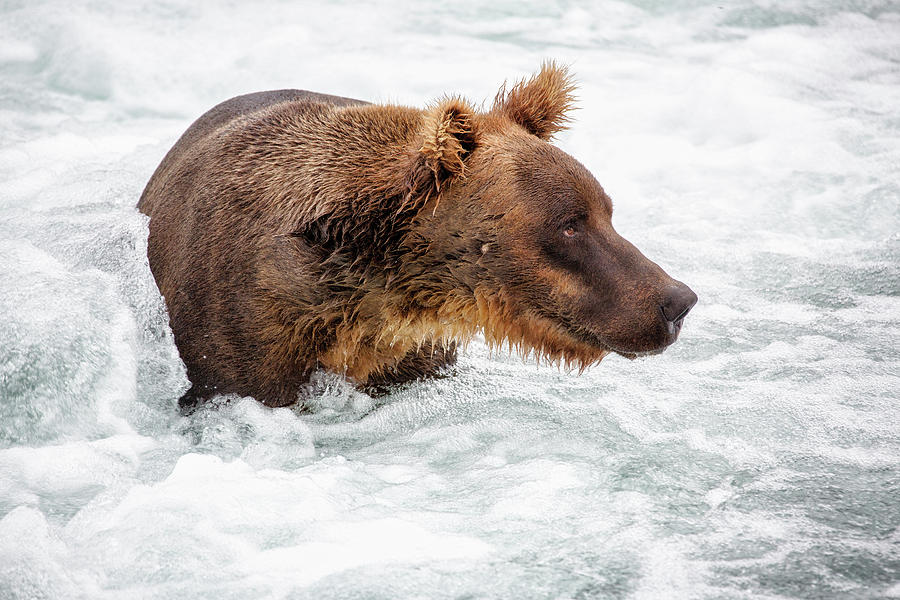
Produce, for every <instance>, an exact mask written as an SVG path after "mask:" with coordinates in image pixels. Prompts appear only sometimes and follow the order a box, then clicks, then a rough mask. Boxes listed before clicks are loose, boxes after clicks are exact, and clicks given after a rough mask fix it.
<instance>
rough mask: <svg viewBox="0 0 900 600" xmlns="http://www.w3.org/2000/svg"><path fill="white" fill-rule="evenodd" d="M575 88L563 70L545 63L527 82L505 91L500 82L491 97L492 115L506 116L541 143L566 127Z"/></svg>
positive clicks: (553, 63)
mask: <svg viewBox="0 0 900 600" xmlns="http://www.w3.org/2000/svg"><path fill="white" fill-rule="evenodd" d="M576 88H577V86H576V85H575V82H574V79H573V77H572V75H571V74H570V73H569V69H568V68H567V67H562V66H560V65H558V64H556V63H555V62H553V61H547V62H545V63H544V64H543V65H541V70H540V71H539V72H538V73H537V74H536V75H534V76H533V77H531V78H530V79H527V80H525V79H522V80H520V81H518V82H517V83H515V84H514V85H513V86H512V87H511V88H509V89H507V87H506V84H505V83H504V84H503V87H502V88H500V91H499V92H497V96H496V97H495V98H494V107H493V112H495V113H500V114H503V115H506V117H508V118H509V119H510V120H512V121H513V122H514V123H518V124H519V125H521V126H522V127H524V128H525V129H526V130H527V131H528V132H529V133H531V134H533V135H536V136H537V137H539V138H541V139H542V140H549V139H550V138H551V137H552V136H553V134H555V133H558V132H560V131H563V130H564V129H566V128H567V123H568V122H569V120H570V118H569V116H568V113H569V112H570V111H571V110H572V109H573V108H574V105H575V96H574V93H575V90H576Z"/></svg>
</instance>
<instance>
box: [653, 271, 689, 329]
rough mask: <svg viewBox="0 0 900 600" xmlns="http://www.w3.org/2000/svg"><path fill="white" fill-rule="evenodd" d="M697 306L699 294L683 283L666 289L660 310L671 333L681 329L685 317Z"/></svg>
mask: <svg viewBox="0 0 900 600" xmlns="http://www.w3.org/2000/svg"><path fill="white" fill-rule="evenodd" d="M695 304H697V294H695V293H694V290H692V289H691V288H689V287H688V286H686V285H684V284H683V283H677V284H675V285H671V286H669V287H667V288H666V290H665V291H664V292H663V301H662V304H661V305H660V307H659V308H660V311H661V312H662V315H663V318H664V319H665V321H666V325H667V327H668V329H669V333H675V330H676V329H677V328H680V327H681V323H682V321H683V320H684V317H685V315H687V314H688V312H689V311H690V310H691V309H692V308H694V305H695Z"/></svg>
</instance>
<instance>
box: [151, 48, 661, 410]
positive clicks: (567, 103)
mask: <svg viewBox="0 0 900 600" xmlns="http://www.w3.org/2000/svg"><path fill="white" fill-rule="evenodd" d="M573 89H574V87H573V85H572V83H571V78H570V77H569V75H568V74H567V72H566V70H565V69H563V68H560V67H557V66H556V65H553V64H552V63H548V64H545V65H544V67H543V69H542V70H541V72H540V73H538V74H537V75H536V76H535V77H534V78H532V79H531V80H529V81H523V82H519V83H517V84H515V85H514V86H513V87H512V88H511V89H509V90H508V91H507V90H505V89H504V90H501V92H500V93H499V94H498V95H497V99H496V101H495V103H494V106H493V108H492V109H491V110H490V111H489V112H486V113H479V112H478V111H476V110H475V109H474V108H473V107H472V106H471V105H470V104H469V103H467V102H466V101H465V100H463V99H460V98H456V97H448V98H444V99H442V100H439V101H437V102H436V103H434V104H433V105H431V106H430V107H429V108H427V109H425V110H421V109H416V108H409V107H404V106H395V105H373V104H367V103H364V102H361V101H356V100H352V99H347V98H338V97H334V96H324V95H320V94H313V93H310V92H302V91H296V90H282V91H279V92H268V93H261V94H252V95H248V96H241V97H238V98H235V99H232V100H230V101H228V102H226V103H223V104H222V105H219V106H218V107H216V108H215V109H213V110H212V111H210V112H209V113H207V114H206V115H204V116H203V117H201V118H200V119H199V120H198V121H197V122H196V123H195V124H194V125H193V126H192V127H191V129H189V130H188V131H187V132H186V133H185V134H184V136H182V138H181V140H179V142H178V143H177V144H176V146H175V147H174V148H173V149H172V150H171V151H170V152H169V154H168V155H167V156H166V158H165V159H164V160H163V162H162V164H161V165H160V166H159V168H158V169H157V171H156V173H155V174H154V175H153V178H152V179H151V180H150V182H149V183H148V185H147V188H146V189H145V190H144V193H143V195H142V196H141V200H140V203H139V208H140V210H141V211H143V212H144V213H146V214H147V215H149V216H150V240H149V252H148V254H149V260H150V266H151V269H152V271H153V274H154V276H155V277H156V281H157V283H158V285H159V289H160V291H161V292H162V294H163V296H164V297H165V299H166V302H167V305H168V309H169V318H170V323H171V325H172V330H173V332H174V334H175V340H176V343H177V345H178V348H179V351H180V353H181V357H182V359H183V360H184V362H185V364H186V365H187V368H188V376H189V378H190V380H191V382H192V384H193V387H192V388H191V391H190V392H189V394H188V396H187V398H188V399H189V400H195V399H202V398H206V397H209V396H211V395H213V394H215V393H229V392H233V393H238V394H242V395H252V396H254V397H256V398H257V399H259V400H261V401H262V402H264V403H266V404H269V405H272V406H281V405H287V404H291V403H293V402H295V401H296V399H297V393H298V390H299V389H300V388H301V386H302V385H303V383H305V382H306V381H307V380H308V378H309V375H310V374H311V373H312V372H313V371H314V370H316V369H319V368H323V369H327V370H329V371H333V372H336V373H340V374H343V375H345V376H346V377H348V378H349V379H351V380H352V381H355V382H357V383H359V384H360V385H363V386H381V385H387V384H390V383H396V382H402V381H409V380H412V379H415V378H417V377H421V376H423V375H428V374H432V373H435V372H437V371H438V370H439V369H440V368H441V367H443V366H446V365H448V364H452V363H453V362H454V361H455V359H456V347H457V343H463V344H465V343H466V342H467V341H468V340H470V339H471V338H472V337H473V336H474V335H476V334H477V333H478V332H483V333H484V336H485V339H486V340H487V342H488V343H489V344H490V345H492V346H495V347H504V346H508V347H509V348H510V349H512V350H515V351H518V352H519V353H521V354H523V355H532V356H536V357H538V358H539V359H544V360H546V361H549V362H552V363H564V364H565V365H567V366H571V367H574V368H578V369H583V368H584V367H585V366H587V365H590V364H592V363H595V362H598V361H599V360H601V359H602V358H603V357H604V356H605V355H606V354H607V353H608V352H609V351H610V350H618V348H615V347H614V345H613V344H610V343H607V342H604V341H602V340H600V338H599V337H598V335H597V334H596V331H595V330H596V329H597V328H596V327H594V326H593V325H590V326H583V325H582V324H580V322H581V321H582V315H581V313H579V312H578V311H579V310H580V309H576V308H577V307H575V304H573V302H574V301H573V300H572V298H577V297H578V296H579V295H584V294H585V293H587V292H586V291H585V290H586V285H587V284H585V283H583V282H581V281H580V280H579V279H578V278H577V277H574V276H571V275H568V274H566V273H564V272H560V271H559V270H554V269H549V268H548V267H547V265H546V264H544V262H543V260H542V258H541V256H540V254H539V253H537V251H536V250H535V249H534V247H533V246H534V244H533V243H532V242H531V241H530V238H528V237H527V236H528V235H531V234H528V233H523V232H518V233H517V231H518V229H516V227H517V226H518V225H516V219H519V220H520V221H521V223H522V224H524V225H528V226H529V227H531V226H533V227H539V226H540V223H538V222H537V220H535V219H534V218H533V217H531V216H529V214H528V213H527V208H525V207H523V200H522V193H521V191H520V190H521V188H522V184H521V181H520V180H519V179H521V178H519V179H517V178H516V175H515V173H516V169H517V162H518V158H517V156H518V155H520V154H521V155H522V156H531V155H534V153H535V152H538V151H539V150H536V148H538V149H539V148H540V146H538V145H544V146H548V145H547V144H546V142H545V141H543V140H547V139H548V138H549V137H550V136H551V135H552V134H553V133H555V132H557V131H560V130H561V129H562V128H563V127H564V124H565V121H566V119H567V117H566V112H567V111H568V110H569V108H570V107H571V104H572V92H573ZM536 138H537V139H536ZM548 148H549V146H548ZM553 152H554V153H552V154H548V155H547V156H548V157H550V158H546V157H544V158H539V159H535V160H540V161H541V163H542V164H551V165H552V164H553V161H560V165H561V168H562V169H564V170H565V169H567V170H568V171H566V172H567V173H568V172H569V171H571V173H572V175H571V176H572V177H575V178H577V179H578V180H579V181H581V180H584V182H585V183H583V185H584V186H586V187H591V186H596V189H598V190H599V186H597V184H596V182H595V181H594V180H593V178H592V177H590V174H588V173H587V172H586V171H584V169H583V167H580V165H578V166H577V168H576V167H574V166H571V165H569V164H568V162H566V161H567V160H568V161H571V162H572V163H574V164H575V165H577V163H575V161H574V159H571V157H568V155H565V154H564V153H562V152H560V151H558V150H556V149H553ZM579 168H580V169H581V170H578V169H579ZM582 171H584V173H582ZM588 179H589V180H590V181H588ZM591 182H592V183H591ZM578 185H582V184H580V183H579V184H578ZM591 190H592V191H590V194H593V195H594V196H597V194H601V193H602V190H600V192H597V191H593V188H591ZM526 191H527V190H526ZM526 195H527V194H526ZM604 197H605V196H604ZM597 198H599V196H597ZM533 201H534V202H537V203H540V202H544V203H545V204H546V200H545V199H544V198H542V197H540V195H539V194H537V192H535V198H534V200H533ZM606 201H608V199H607V200H606ZM596 202H598V203H599V202H600V200H596ZM597 205H598V206H599V205H600V204H597ZM520 211H521V212H520ZM529 219H531V221H534V223H533V224H529V223H531V221H530V220H529ZM607 221H608V217H607ZM500 223H503V224H504V225H503V227H500V226H499V225H498V224H500ZM510 223H512V225H510ZM513 225H516V226H515V227H514V226H513ZM524 225H523V226H524ZM523 231H524V230H523ZM504 232H506V233H504ZM651 264H652V263H651ZM516 265H518V266H516ZM654 266H655V265H654ZM657 269H658V267H657ZM588 287H590V286H588ZM588 292H589V290H588ZM638 293H642V292H638ZM648 293H649V292H648ZM547 299H549V300H547ZM548 301H549V302H550V304H547V302H548ZM554 302H555V303H557V304H558V305H559V306H560V307H561V308H559V309H558V310H557V308H554V306H556V305H554V304H553V303H554ZM566 303H568V305H571V306H572V307H573V308H566V306H568V305H567V304H566ZM576 304H577V303H576ZM592 318H593V317H592ZM609 320H610V321H614V320H615V319H614V318H613V317H610V318H609ZM622 320H623V323H624V325H625V326H629V327H634V325H635V318H634V317H633V316H628V315H626V316H624V317H622ZM625 321H630V322H629V323H625ZM601 337H602V336H601Z"/></svg>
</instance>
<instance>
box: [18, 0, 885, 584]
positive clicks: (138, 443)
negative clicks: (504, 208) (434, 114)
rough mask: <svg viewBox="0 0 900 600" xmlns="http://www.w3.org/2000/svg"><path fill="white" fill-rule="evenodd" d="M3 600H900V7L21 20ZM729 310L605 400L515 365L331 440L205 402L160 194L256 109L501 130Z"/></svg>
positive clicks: (723, 6) (325, 415)
mask: <svg viewBox="0 0 900 600" xmlns="http://www.w3.org/2000/svg"><path fill="white" fill-rule="evenodd" d="M0 15H2V17H0V598H3V599H6V598H16V599H19V598H23V599H24V598H85V599H95V598H160V599H161V598H175V597H178V598H216V599H217V600H222V599H225V598H279V599H281V598H284V599H301V598H317V599H321V598H340V599H348V598H360V599H368V598H386V599H387V598H391V599H393V598H466V599H469V598H472V599H475V598H513V597H516V598H555V599H556V598H558V599H562V598H572V599H576V598H577V599H591V598H634V599H644V598H646V599H658V598H708V599H719V598H735V599H754V600H756V599H774V598H777V599H782V598H840V599H844V598H896V597H900V531H898V526H900V500H898V498H900V426H898V423H900V402H898V401H900V118H898V113H897V107H898V106H900V8H898V6H897V5H896V3H892V2H875V1H872V2H869V1H865V2H863V1H859V2H819V3H804V2H793V1H790V2H778V3H768V2H750V1H742V2H732V3H722V2H719V3H715V2H703V1H684V2H650V1H635V2H630V3H628V2H599V3H588V2H557V3H554V2H533V3H519V2H495V3H492V4H491V5H490V6H489V7H475V6H474V5H463V6H455V5H447V4H441V3H432V2H423V3H417V4H415V5H414V6H411V7H410V6H406V5H401V4H375V3H368V4H353V3H344V2H338V3H324V2H323V3H315V4H313V3H310V4H308V5H305V6H299V5H294V4H289V3H282V2H276V1H274V0H264V1H263V2H261V3H254V4H252V5H250V4H246V5H245V4H239V3H225V4H220V3H212V2H199V3H197V2H194V3H188V2H181V1H174V0H173V1H168V2H153V3H146V4H144V5H142V6H140V7H139V6H137V5H134V6H132V5H131V4H130V3H113V2H92V3H86V2H83V3H78V4H71V3H60V2H57V1H46V2H40V1H36V2H27V3H26V2H5V3H0ZM545 58H554V59H557V60H559V61H561V62H564V63H569V64H571V65H572V69H573V71H574V72H575V73H576V75H577V78H578V80H579V83H580V89H579V110H578V111H577V112H576V113H575V114H574V123H573V126H572V129H571V130H570V131H569V132H566V133H565V134H563V135H561V136H560V138H559V141H558V144H559V145H560V146H561V147H562V148H563V149H565V150H566V151H568V152H570V153H571V154H573V155H574V156H576V158H578V159H579V160H581V161H582V162H583V163H584V164H585V165H586V166H587V167H588V168H589V169H591V170H592V171H593V172H594V174H595V175H596V176H597V178H598V179H599V181H600V182H601V183H602V184H603V185H604V187H605V189H606V190H607V191H608V192H609V193H610V194H611V196H612V197H613V200H614V205H615V216H614V224H615V225H616V227H617V229H618V230H619V231H620V232H621V233H622V234H623V235H624V236H625V237H627V238H628V239H630V240H631V241H633V242H634V243H635V244H636V245H637V246H638V247H640V248H641V249H642V250H643V251H644V253H645V254H647V255H648V256H649V257H651V258H652V259H654V260H656V261H657V262H659V263H660V264H661V265H662V266H663V267H664V268H665V269H666V270H667V271H668V272H669V273H671V274H672V275H674V276H676V277H677V278H678V279H681V280H683V281H685V282H687V283H688V284H690V285H691V287H692V288H693V289H694V290H696V291H697V292H698V294H699V295H700V298H701V302H700V304H699V305H698V306H697V307H696V308H695V309H694V311H693V312H692V313H691V315H690V317H689V318H688V320H687V322H686V326H685V329H684V332H683V334H682V338H681V340H679V342H678V343H677V344H676V345H675V346H673V347H672V348H671V349H670V350H669V351H667V352H666V353H665V354H663V355H661V356H658V357H652V358H648V359H643V360H638V361H633V362H631V361H626V360H624V359H621V358H618V357H611V358H609V359H607V360H606V361H604V363H603V364H602V365H600V366H598V367H595V368H593V369H591V370H590V371H588V372H586V373H585V374H583V375H578V374H576V373H565V372H560V371H559V370H557V369H555V368H553V367H549V366H540V365H535V364H534V363H533V362H523V361H521V360H519V359H518V358H511V357H509V356H506V355H504V354H499V355H497V354H494V355H491V354H490V353H489V352H488V350H487V348H486V347H485V346H484V344H483V343H482V342H481V341H475V342H473V343H472V344H470V346H469V347H468V349H467V350H466V352H465V353H464V355H463V357H462V358H461V360H460V363H459V365H458V366H457V367H456V368H455V369H454V371H453V372H452V376H450V377H448V378H445V379H441V380H437V381H428V382H421V383H416V384H413V385H409V386H406V387H404V388H401V389H398V390H396V391H394V393H392V394H389V395H388V396H385V397H380V398H377V399H374V398H371V397H369V396H367V395H365V394H362V393H360V392H358V391H356V390H354V389H353V388H351V387H350V386H349V385H347V384H346V383H345V382H343V381H342V380H340V379H339V378H337V377H334V376H329V375H326V374H319V375H317V376H316V378H315V379H314V381H312V382H311V383H310V386H309V391H308V393H309V404H310V406H311V407H312V409H313V410H312V412H310V413H305V414H298V413H295V412H293V411H291V410H288V409H279V410H269V409H265V408H263V407H261V406H260V405H258V404H257V403H256V402H255V401H253V400H251V399H241V400H237V399H234V400H233V401H232V402H231V403H229V404H228V405H221V406H213V407H210V408H208V409H206V410H201V411H199V412H198V413H196V414H194V415H192V416H191V417H190V418H184V417H180V416H179V415H178V413H177V410H176V408H175V405H176V401H177V398H178V397H179V396H180V394H181V393H182V392H183V391H184V390H185V389H186V388H187V385H188V383H187V380H186V379H185V375H184V369H183V366H182V364H181V362H180V360H179V359H178V355H177V350H176V348H175V346H174V343H173V341H172V337H171V333H170V331H169V330H168V326H167V320H166V313H165V306H164V303H163V301H162V298H161V297H160V295H159V292H158V291H157V289H156V286H155V284H154V281H153V279H152V276H151V274H150V271H149V268H148V266H147V262H146V258H145V252H146V236H147V226H146V222H145V219H144V218H143V217H142V216H141V215H140V214H139V213H138V212H137V211H136V210H135V209H134V205H135V203H136V202H137V198H138V197H139V195H140V192H141V190H142V188H143V186H144V184H145V183H146V181H147V179H148V178H149V176H150V174H151V173H152V171H153V169H154V168H155V167H156V165H157V164H158V162H159V160H160V159H161V158H162V156H163V155H164V154H165V152H166V151H167V149H168V148H169V147H170V146H171V144H172V143H173V142H174V140H175V139H176V138H177V136H178V135H179V134H180V133H181V132H182V131H183V130H184V129H185V128H186V127H187V125H188V124H189V123H190V122H191V121H192V120H193V119H194V118H195V117H196V116H198V115H199V114H201V113H202V112H203V111H204V110H206V109H207V108H209V107H211V106H212V105H214V104H215V103H217V102H219V101H221V100H223V99H226V98H228V97H231V96H234V95H237V94H240V93H245V92H250V91H257V90H263V89H275V88H284V87H299V88H306V89H312V90H316V91H321V92H328V93H334V94H339V95H346V96H352V97H357V98H366V99H370V100H376V101H392V102H402V103H408V104H415V105H423V104H425V103H427V102H428V101H430V100H432V99H434V98H436V97H439V96H441V95H442V94H444V93H461V94H463V95H466V96H468V97H469V98H471V99H473V100H474V101H476V102H480V101H482V100H487V101H489V100H490V99H491V98H492V97H493V95H494V93H495V92H496V90H497V88H498V87H499V85H500V84H501V83H502V82H503V80H504V79H514V78H518V77H522V76H525V75H527V74H528V73H530V72H532V71H534V70H535V69H536V68H537V66H538V65H539V64H540V62H541V60H543V59H545Z"/></svg>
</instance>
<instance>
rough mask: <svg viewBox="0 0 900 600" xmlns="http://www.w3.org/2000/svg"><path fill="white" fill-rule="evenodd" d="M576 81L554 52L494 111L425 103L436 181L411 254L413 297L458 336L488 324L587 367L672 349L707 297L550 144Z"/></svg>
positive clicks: (517, 341) (424, 135)
mask: <svg viewBox="0 0 900 600" xmlns="http://www.w3.org/2000/svg"><path fill="white" fill-rule="evenodd" d="M573 91H574V85H573V82H572V79H571V77H570V76H569V74H568V72H567V70H566V69H565V68H561V67H559V66H557V65H555V64H553V63H545V64H544V66H543V67H542V69H541V70H540V72H539V73H538V74H536V75H535V76H534V77H532V78H531V79H528V80H523V81H520V82H518V83H516V84H515V85H513V86H512V87H510V88H508V89H507V87H506V86H504V87H503V88H501V90H500V92H499V93H498V94H497V96H496V99H495V101H494V104H493V107H492V108H491V109H490V110H489V111H484V112H479V111H477V110H475V109H474V108H473V107H472V106H471V105H470V104H468V103H467V102H466V101H464V100H462V99H460V98H445V99H442V100H440V101H438V102H436V103H435V104H434V105H432V106H431V107H430V108H429V109H428V110H427V111H426V112H425V113H424V115H423V118H422V126H421V132H420V135H421V144H420V145H419V144H418V142H417V146H419V147H418V156H417V161H416V163H415V165H416V166H415V168H414V170H413V173H411V174H410V178H411V180H412V181H419V182H421V181H427V182H429V186H430V187H429V188H428V191H427V194H426V196H427V199H426V201H424V202H423V203H422V207H421V209H420V210H418V212H417V213H416V216H415V218H414V220H413V223H412V225H411V227H410V228H409V233H408V235H407V236H406V239H405V242H404V245H405V250H406V251H408V252H406V254H405V256H406V257H407V258H406V259H405V260H404V263H405V266H406V271H405V272H406V273H407V279H406V281H407V284H408V289H409V290H410V292H411V295H412V297H413V302H414V303H415V304H417V305H418V306H421V307H424V308H426V309H428V308H430V309H432V310H433V313H434V318H435V320H436V321H439V323H438V324H437V326H438V328H440V327H443V330H444V331H445V332H448V333H446V335H447V337H457V338H465V337H466V335H467V334H470V333H472V332H474V331H476V330H481V331H483V332H484V335H485V338H486V340H487V341H488V343H489V344H492V345H505V344H509V346H510V347H511V348H514V349H518V350H519V351H521V352H522V353H523V354H531V353H533V354H535V355H536V356H538V357H539V358H545V359H548V360H550V361H551V362H562V363H565V364H567V365H570V366H574V367H577V368H581V369H583V368H584V367H585V366H587V365H589V364H591V363H594V362H597V361H599V360H601V359H602V358H603V357H604V356H605V355H607V354H608V353H610V352H615V353H618V354H621V355H624V356H627V357H630V358H633V357H635V356H639V355H645V354H654V353H658V352H662V351H663V350H664V349H665V348H666V347H667V346H669V345H670V344H672V343H673V342H674V341H675V340H676V338H677V337H678V334H679V331H680V329H681V326H682V323H683V321H684V317H685V315H686V314H687V312H688V311H689V310H690V309H691V308H692V307H693V306H694V304H695V303H696V301H697V296H696V295H695V294H694V292H693V291H691V289H690V288H689V287H687V286H686V285H685V284H683V283H681V282H679V281H676V280H674V279H673V278H672V277H670V276H669V275H667V274H666V273H665V272H664V271H663V270H662V269H661V268H660V267H659V266H658V265H657V264H655V263H654V262H652V261H651V260H649V259H648V258H646V257H645V256H644V255H643V254H641V252H640V251H639V250H638V249H637V248H636V247H635V246H633V245H632V244H631V243H629V242H628V241H627V240H625V239H624V238H623V237H622V236H620V235H619V234H618V233H617V232H616V230H615V229H614V227H613V224H612V209H613V207H612V202H611V200H610V197H609V196H608V195H607V194H606V192H605V191H604V190H603V188H602V187H601V185H600V184H599V183H598V182H597V180H596V179H595V178H594V177H593V175H591V173H590V172H589V171H588V170H587V169H586V168H585V167H584V166H583V165H582V164H581V163H579V162H578V161H577V160H575V159H574V158H573V157H572V156H570V155H569V154H567V153H565V152H563V151H562V150H560V149H559V148H557V147H555V146H553V145H552V144H551V143H549V140H550V138H551V136H552V135H553V134H554V133H556V132H558V131H560V130H562V129H564V128H565V126H566V122H567V121H568V119H569V118H568V113H569V111H570V109H571V107H572V104H573ZM413 187H415V186H413ZM458 323H462V324H463V325H456V324H458ZM467 328H468V329H469V330H466V329H467Z"/></svg>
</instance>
